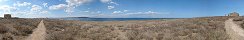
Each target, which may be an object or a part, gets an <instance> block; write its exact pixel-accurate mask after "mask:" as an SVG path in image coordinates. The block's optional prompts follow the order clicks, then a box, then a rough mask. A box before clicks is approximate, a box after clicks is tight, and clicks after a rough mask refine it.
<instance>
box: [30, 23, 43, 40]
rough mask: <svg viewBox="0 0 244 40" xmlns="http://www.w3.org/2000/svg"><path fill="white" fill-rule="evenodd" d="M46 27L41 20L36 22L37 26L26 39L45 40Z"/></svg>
mask: <svg viewBox="0 0 244 40" xmlns="http://www.w3.org/2000/svg"><path fill="white" fill-rule="evenodd" d="M45 35H46V28H45V25H44V23H43V20H42V21H41V22H40V23H39V24H38V26H37V28H36V29H34V30H33V33H32V34H31V35H30V36H29V37H28V38H27V39H26V40H45Z"/></svg>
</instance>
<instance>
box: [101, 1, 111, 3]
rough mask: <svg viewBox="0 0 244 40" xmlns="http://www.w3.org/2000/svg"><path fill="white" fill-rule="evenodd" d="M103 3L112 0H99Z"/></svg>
mask: <svg viewBox="0 0 244 40" xmlns="http://www.w3.org/2000/svg"><path fill="white" fill-rule="evenodd" d="M100 1H101V2H103V3H108V2H112V0H100Z"/></svg>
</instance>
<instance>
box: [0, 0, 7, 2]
mask: <svg viewBox="0 0 244 40" xmlns="http://www.w3.org/2000/svg"><path fill="white" fill-rule="evenodd" d="M5 1H8V0H0V2H5Z"/></svg>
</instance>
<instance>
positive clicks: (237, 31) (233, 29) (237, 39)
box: [225, 19, 244, 40]
mask: <svg viewBox="0 0 244 40" xmlns="http://www.w3.org/2000/svg"><path fill="white" fill-rule="evenodd" d="M225 29H226V32H227V34H229V36H230V37H231V39H229V40H243V39H244V30H243V28H241V27H240V26H239V25H237V24H235V23H234V22H233V19H229V20H226V21H225Z"/></svg>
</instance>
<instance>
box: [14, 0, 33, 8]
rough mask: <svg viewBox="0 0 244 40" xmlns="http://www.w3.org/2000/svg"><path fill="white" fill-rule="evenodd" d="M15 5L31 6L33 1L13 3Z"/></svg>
mask: <svg viewBox="0 0 244 40" xmlns="http://www.w3.org/2000/svg"><path fill="white" fill-rule="evenodd" d="M13 5H14V6H19V7H21V6H29V5H31V3H28V2H19V1H18V2H17V3H14V4H13Z"/></svg>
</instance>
